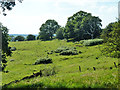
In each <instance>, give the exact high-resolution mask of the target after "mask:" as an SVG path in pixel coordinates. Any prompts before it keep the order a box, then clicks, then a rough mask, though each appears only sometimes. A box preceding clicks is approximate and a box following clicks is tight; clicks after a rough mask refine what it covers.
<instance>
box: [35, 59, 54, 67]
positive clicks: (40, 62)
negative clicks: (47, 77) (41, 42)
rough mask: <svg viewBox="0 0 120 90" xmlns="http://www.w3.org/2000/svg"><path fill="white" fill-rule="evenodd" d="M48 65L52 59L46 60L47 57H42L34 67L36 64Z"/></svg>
mask: <svg viewBox="0 0 120 90" xmlns="http://www.w3.org/2000/svg"><path fill="white" fill-rule="evenodd" d="M48 63H52V59H51V58H48V57H44V58H39V59H37V60H36V61H35V63H34V65H37V64H48Z"/></svg>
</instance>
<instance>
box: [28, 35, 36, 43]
mask: <svg viewBox="0 0 120 90" xmlns="http://www.w3.org/2000/svg"><path fill="white" fill-rule="evenodd" d="M27 40H28V41H30V40H35V36H34V35H32V34H29V35H28V36H27Z"/></svg>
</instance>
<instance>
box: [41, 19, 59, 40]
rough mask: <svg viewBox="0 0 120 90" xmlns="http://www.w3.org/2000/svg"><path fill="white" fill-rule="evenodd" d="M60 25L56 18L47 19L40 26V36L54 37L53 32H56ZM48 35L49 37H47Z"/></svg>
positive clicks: (46, 38)
mask: <svg viewBox="0 0 120 90" xmlns="http://www.w3.org/2000/svg"><path fill="white" fill-rule="evenodd" d="M59 27H60V26H59V25H58V23H57V22H56V21H55V20H50V19H49V20H47V21H46V22H45V23H44V24H42V25H41V27H40V29H39V30H40V32H39V37H40V39H43V40H49V39H53V34H55V33H56V31H57V29H58V28H59ZM46 36H47V37H46Z"/></svg>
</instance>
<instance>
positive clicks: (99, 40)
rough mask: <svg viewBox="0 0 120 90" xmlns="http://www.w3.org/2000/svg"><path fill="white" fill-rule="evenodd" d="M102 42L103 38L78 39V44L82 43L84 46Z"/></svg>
mask: <svg viewBox="0 0 120 90" xmlns="http://www.w3.org/2000/svg"><path fill="white" fill-rule="evenodd" d="M102 43H103V39H89V40H81V41H80V44H83V45H84V46H93V45H98V44H102Z"/></svg>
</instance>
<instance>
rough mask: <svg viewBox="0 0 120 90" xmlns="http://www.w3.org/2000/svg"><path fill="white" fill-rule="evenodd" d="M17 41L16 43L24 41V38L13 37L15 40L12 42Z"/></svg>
mask: <svg viewBox="0 0 120 90" xmlns="http://www.w3.org/2000/svg"><path fill="white" fill-rule="evenodd" d="M17 40H18V41H24V40H25V38H24V37H23V36H21V35H19V36H17V37H15V39H14V41H17Z"/></svg>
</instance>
